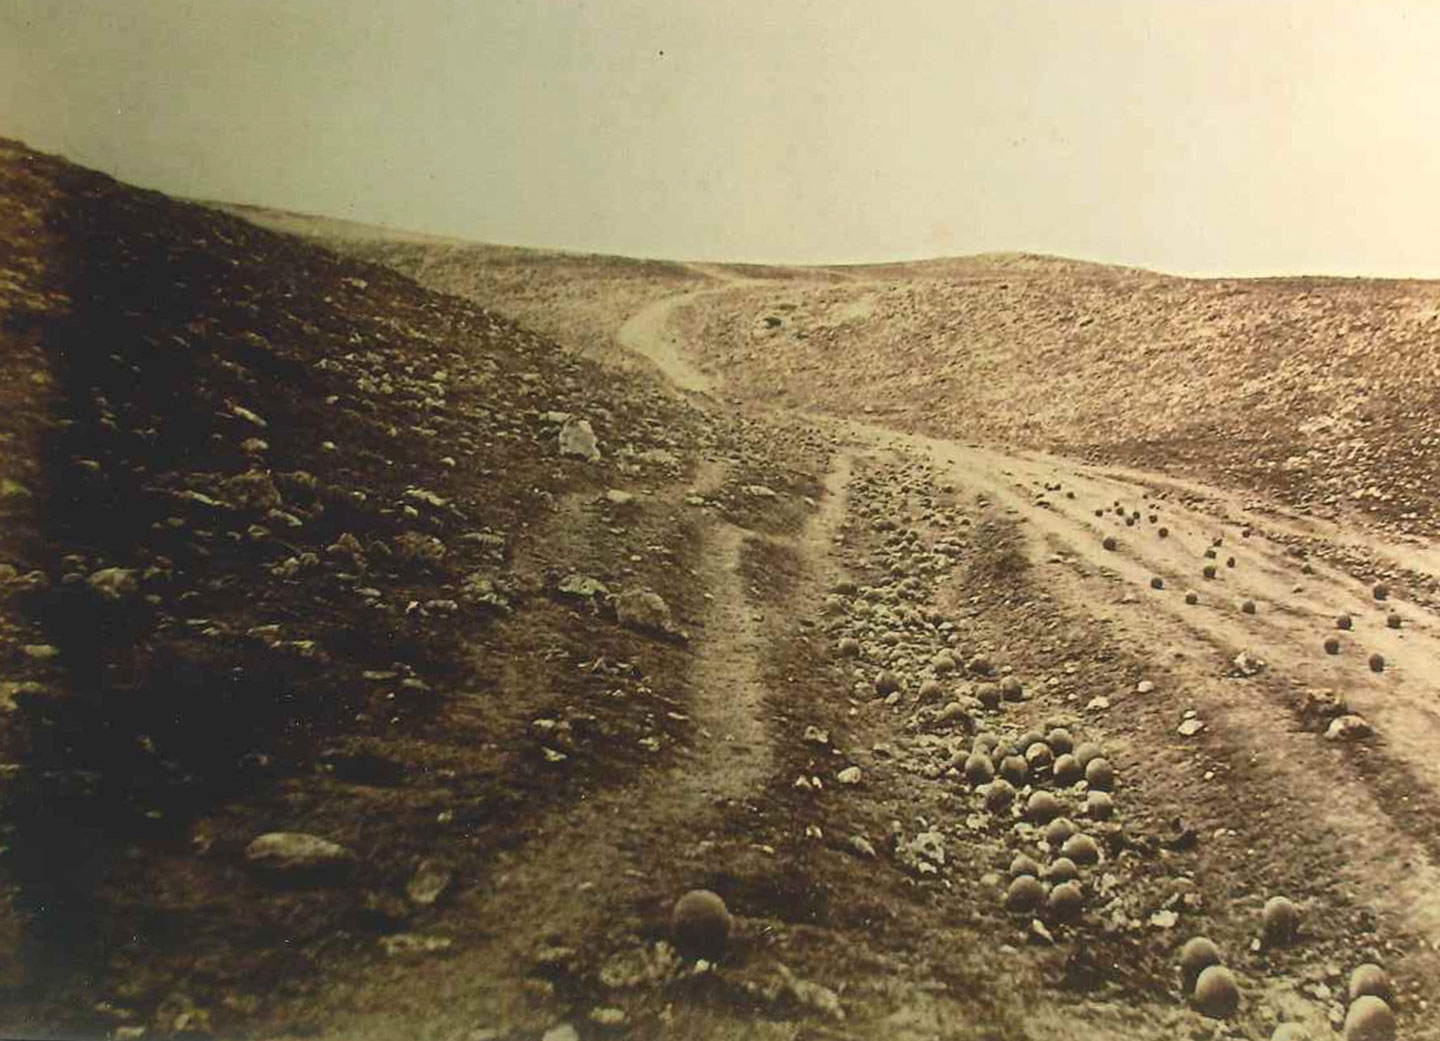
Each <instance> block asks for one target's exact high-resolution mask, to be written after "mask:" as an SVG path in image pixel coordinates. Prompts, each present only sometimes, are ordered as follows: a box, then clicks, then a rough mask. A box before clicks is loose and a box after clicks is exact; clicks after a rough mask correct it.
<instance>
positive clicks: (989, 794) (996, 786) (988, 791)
mask: <svg viewBox="0 0 1440 1041" xmlns="http://www.w3.org/2000/svg"><path fill="white" fill-rule="evenodd" d="M1014 801H1015V786H1014V785H1013V784H1011V783H1010V782H1009V781H1007V780H1005V779H1004V778H1000V777H997V778H996V779H995V780H993V781H991V782H990V784H989V785H987V786H986V788H985V808H986V809H987V810H989V811H990V812H991V813H999V812H1001V811H1002V810H1004V809H1005V808H1006V807H1007V806H1009V805H1010V804H1011V803H1012V802H1014Z"/></svg>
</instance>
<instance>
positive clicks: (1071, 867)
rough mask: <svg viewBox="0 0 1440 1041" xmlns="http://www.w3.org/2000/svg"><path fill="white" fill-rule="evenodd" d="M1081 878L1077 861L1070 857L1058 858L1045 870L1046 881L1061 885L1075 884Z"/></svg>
mask: <svg viewBox="0 0 1440 1041" xmlns="http://www.w3.org/2000/svg"><path fill="white" fill-rule="evenodd" d="M1079 877H1080V868H1079V867H1078V866H1077V865H1076V864H1075V861H1073V860H1071V859H1070V858H1069V857H1056V858H1055V859H1054V860H1052V861H1051V862H1050V866H1049V867H1047V868H1046V869H1045V881H1047V882H1049V883H1051V884H1053V885H1059V884H1060V883H1061V882H1074V881H1075V880H1076V879H1077V878H1079Z"/></svg>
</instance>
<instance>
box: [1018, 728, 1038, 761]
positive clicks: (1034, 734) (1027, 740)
mask: <svg viewBox="0 0 1440 1041" xmlns="http://www.w3.org/2000/svg"><path fill="white" fill-rule="evenodd" d="M1044 740H1045V735H1044V734H1042V733H1040V731H1038V730H1027V731H1025V732H1024V733H1023V734H1021V735H1020V736H1019V737H1017V738H1016V739H1015V751H1016V752H1017V753H1018V754H1020V755H1024V754H1025V753H1026V752H1027V751H1028V750H1029V748H1030V746H1031V745H1033V744H1038V743H1041V742H1043V741H1044Z"/></svg>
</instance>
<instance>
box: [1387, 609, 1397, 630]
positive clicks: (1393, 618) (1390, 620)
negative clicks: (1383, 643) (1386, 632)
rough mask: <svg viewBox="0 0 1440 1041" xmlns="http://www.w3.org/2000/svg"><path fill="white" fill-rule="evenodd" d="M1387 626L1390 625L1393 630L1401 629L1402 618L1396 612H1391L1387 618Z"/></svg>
mask: <svg viewBox="0 0 1440 1041" xmlns="http://www.w3.org/2000/svg"><path fill="white" fill-rule="evenodd" d="M1385 624H1386V625H1388V626H1389V627H1390V628H1391V629H1398V628H1400V616H1399V615H1398V614H1396V613H1395V612H1394V611H1391V612H1390V613H1389V614H1388V615H1386V616H1385Z"/></svg>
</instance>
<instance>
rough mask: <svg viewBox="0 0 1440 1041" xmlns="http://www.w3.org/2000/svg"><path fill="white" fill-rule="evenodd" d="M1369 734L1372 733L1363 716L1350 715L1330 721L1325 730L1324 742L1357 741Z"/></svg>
mask: <svg viewBox="0 0 1440 1041" xmlns="http://www.w3.org/2000/svg"><path fill="white" fill-rule="evenodd" d="M1371 733H1373V731H1372V729H1371V727H1370V723H1369V722H1368V721H1367V720H1366V719H1365V717H1364V716H1357V715H1355V714H1354V713H1350V714H1348V715H1344V716H1339V717H1337V718H1335V719H1332V720H1331V721H1330V726H1329V727H1327V728H1326V730H1325V740H1327V741H1358V740H1359V739H1361V738H1365V737H1369V736H1370V735H1371Z"/></svg>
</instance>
